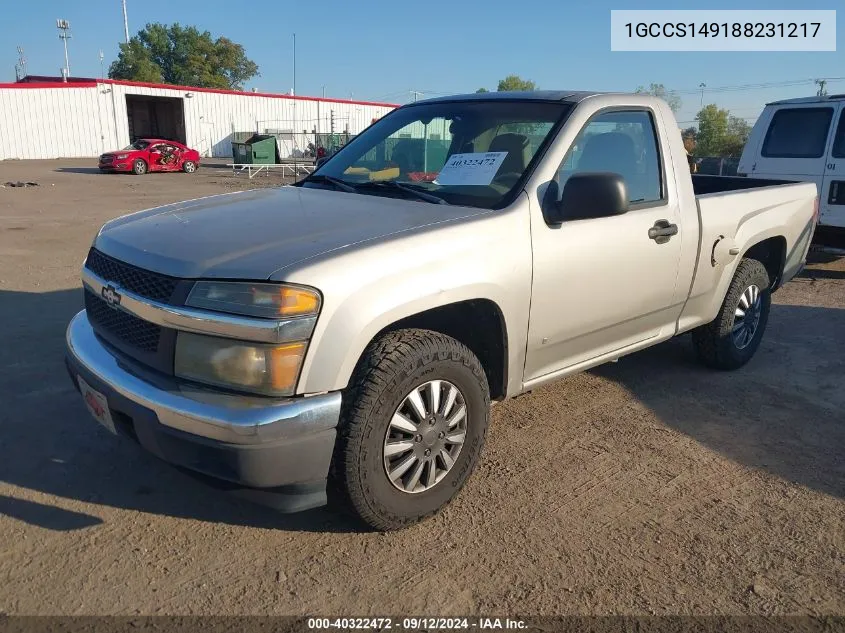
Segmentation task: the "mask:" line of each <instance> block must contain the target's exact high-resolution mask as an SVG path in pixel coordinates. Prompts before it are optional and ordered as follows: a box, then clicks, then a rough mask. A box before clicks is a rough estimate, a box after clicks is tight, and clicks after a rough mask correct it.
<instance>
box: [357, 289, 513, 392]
mask: <svg viewBox="0 0 845 633" xmlns="http://www.w3.org/2000/svg"><path fill="white" fill-rule="evenodd" d="M410 328H414V329H420V330H432V331H434V332H439V333H441V334H445V335H446V336H449V337H451V338H453V339H455V340H456V341H459V342H460V343H463V344H464V345H466V346H467V347H468V348H469V350H470V351H471V352H472V353H473V354H475V356H476V357H477V358H478V360H479V362H480V363H481V366H482V368H483V369H484V373H485V374H486V375H487V383H488V385H489V387H490V398H491V400H502V399H504V397H505V394H506V393H507V385H508V335H507V324H506V323H505V317H504V314H503V313H502V310H501V308H500V307H499V306H498V305H497V304H496V303H495V302H494V301H492V300H490V299H468V300H464V301H457V302H455V303H450V304H446V305H443V306H438V307H435V308H430V309H428V310H424V311H422V312H418V313H416V314H412V315H409V316H407V317H405V318H403V319H399V320H398V321H395V322H394V323H391V324H390V325H388V326H387V327H385V328H382V330H381V331H379V332H378V334H376V335H375V336H374V337H373V339H372V340H371V341H370V343H372V342H373V341H375V340H376V339H377V338H379V337H380V336H383V335H384V334H387V333H388V332H394V331H396V330H402V329H410ZM370 343H368V344H367V347H369V344H370ZM359 360H360V359H359Z"/></svg>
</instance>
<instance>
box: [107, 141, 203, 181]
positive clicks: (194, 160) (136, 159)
mask: <svg viewBox="0 0 845 633" xmlns="http://www.w3.org/2000/svg"><path fill="white" fill-rule="evenodd" d="M199 166H200V155H199V152H198V151H197V150H195V149H191V148H189V147H185V146H184V145H182V144H181V143H177V142H176V141H165V140H162V139H158V138H139V139H138V140H137V141H135V142H134V143H132V145H130V146H129V147H127V148H125V149H122V150H120V151H118V152H109V153H107V154H103V155H102V156H100V169H101V170H102V171H126V172H132V173H133V174H137V175H138V176H140V175H141V174H146V173H147V172H148V171H184V172H186V173H189V174H192V173H194V172H195V171H196V170H197V168H198V167H199Z"/></svg>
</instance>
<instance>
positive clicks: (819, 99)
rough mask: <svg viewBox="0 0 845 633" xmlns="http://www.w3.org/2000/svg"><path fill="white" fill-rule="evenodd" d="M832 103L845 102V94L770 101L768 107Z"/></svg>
mask: <svg viewBox="0 0 845 633" xmlns="http://www.w3.org/2000/svg"><path fill="white" fill-rule="evenodd" d="M830 101H845V94H837V95H825V96H823V97H820V96H818V95H816V96H812V97H796V98H794V99H781V100H780V101H769V102H768V103H767V104H766V105H767V106H770V105H785V104H792V103H828V102H830Z"/></svg>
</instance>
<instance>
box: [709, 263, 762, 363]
mask: <svg viewBox="0 0 845 633" xmlns="http://www.w3.org/2000/svg"><path fill="white" fill-rule="evenodd" d="M771 305H772V292H771V288H770V281H769V273H768V271H766V267H765V266H763V264H762V263H761V262H759V261H758V260H756V259H743V260H742V261H741V262H740V263H739V266H738V267H737V269H736V274H735V275H734V278H733V280H732V281H731V285H730V286H729V287H728V293H727V295H726V296H725V301H724V302H723V303H722V308H721V309H720V310H719V314H718V316H717V317H716V318H715V319H713V321H711V322H710V323H708V324H707V325H702V326H701V327H698V328H696V329H695V330H693V331H692V341H693V345H694V346H695V351H696V353H697V354H698V357H699V359H700V360H701V361H702V362H703V363H704V364H705V365H707V366H708V367H713V368H714V369H738V368H739V367H742V366H743V365H745V363H747V362H748V361H749V360H751V357H752V356H754V353H755V352H756V351H757V348H758V347H759V346H760V341H761V340H762V339H763V332H765V330H766V324H767V323H768V321H769V310H770V308H771Z"/></svg>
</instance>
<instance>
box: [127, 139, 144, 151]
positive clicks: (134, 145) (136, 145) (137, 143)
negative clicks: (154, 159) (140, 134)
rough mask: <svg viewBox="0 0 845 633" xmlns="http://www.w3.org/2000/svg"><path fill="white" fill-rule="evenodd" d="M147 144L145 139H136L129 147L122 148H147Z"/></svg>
mask: <svg viewBox="0 0 845 633" xmlns="http://www.w3.org/2000/svg"><path fill="white" fill-rule="evenodd" d="M149 146H150V144H149V143H147V141H141V140H138V141H135V142H134V143H132V145H130V146H129V147H124V148H123V149H125V150H126V149H147V148H148V147H149Z"/></svg>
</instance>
